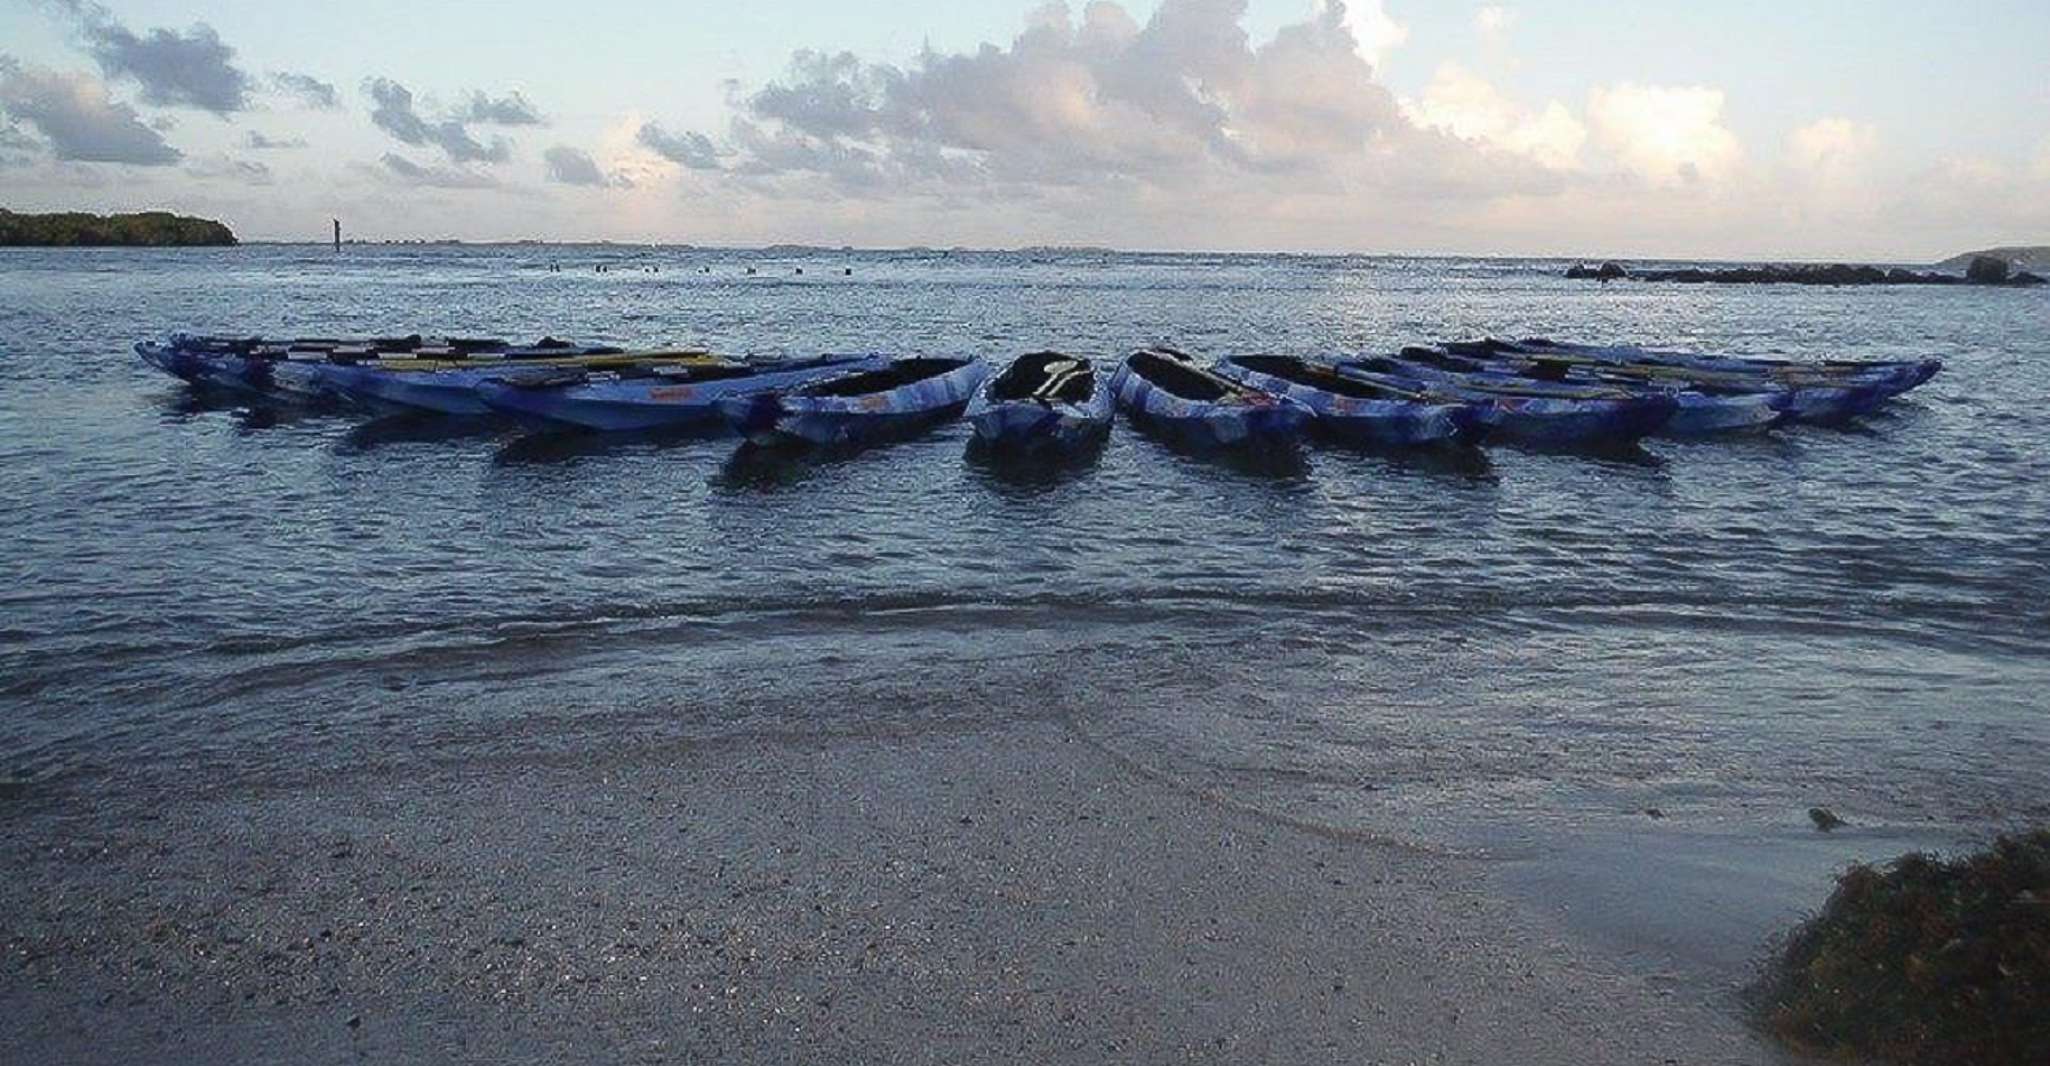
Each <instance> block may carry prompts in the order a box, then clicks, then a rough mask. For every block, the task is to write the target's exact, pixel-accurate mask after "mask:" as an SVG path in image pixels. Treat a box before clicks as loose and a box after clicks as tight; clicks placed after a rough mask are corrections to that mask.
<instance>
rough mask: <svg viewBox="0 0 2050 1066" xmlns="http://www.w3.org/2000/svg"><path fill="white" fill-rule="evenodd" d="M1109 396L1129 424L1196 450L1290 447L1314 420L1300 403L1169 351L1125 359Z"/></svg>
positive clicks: (1154, 350) (1155, 350)
mask: <svg viewBox="0 0 2050 1066" xmlns="http://www.w3.org/2000/svg"><path fill="white" fill-rule="evenodd" d="M1111 391H1112V392H1113V393H1115V394H1116V395H1117V401H1118V403H1119V404H1120V405H1121V406H1123V407H1124V409H1125V410H1127V411H1130V412H1131V413H1132V417H1133V418H1134V419H1135V420H1137V421H1139V422H1141V423H1144V424H1146V425H1149V426H1152V427H1153V428H1155V429H1157V430H1160V431H1163V432H1165V433H1167V434H1169V435H1171V436H1173V437H1175V438H1176V439H1178V440H1180V441H1181V442H1183V443H1185V444H1190V445H1195V446H1198V447H1236V446H1240V445H1261V444H1286V443H1291V442H1293V441H1295V440H1296V438H1298V437H1300V436H1301V435H1302V432H1303V430H1304V429H1305V428H1307V427H1308V426H1309V424H1310V420H1311V418H1313V417H1314V415H1313V414H1312V413H1311V411H1310V409H1309V407H1307V406H1305V405H1304V404H1302V403H1299V402H1297V401H1295V400H1291V399H1289V398H1287V397H1285V396H1277V395H1275V394H1273V393H1271V392H1266V391H1263V390H1260V389H1256V388H1253V387H1251V386H1248V385H1241V384H1240V383H1238V382H1236V381H1233V380H1232V379H1230V378H1228V377H1225V376H1224V375H1222V374H1219V373H1217V372H1216V371H1213V370H1208V369H1205V368H1203V367H1200V366H1197V365H1196V362H1195V360H1193V359H1191V358H1190V357H1189V356H1187V355H1185V354H1183V353H1181V352H1178V351H1175V350H1174V349H1172V348H1148V349H1146V350H1144V351H1138V352H1133V353H1132V354H1131V355H1129V356H1127V357H1126V358H1125V361H1124V362H1123V363H1121V364H1119V366H1118V370H1117V374H1116V375H1115V376H1113V377H1112V378H1111Z"/></svg>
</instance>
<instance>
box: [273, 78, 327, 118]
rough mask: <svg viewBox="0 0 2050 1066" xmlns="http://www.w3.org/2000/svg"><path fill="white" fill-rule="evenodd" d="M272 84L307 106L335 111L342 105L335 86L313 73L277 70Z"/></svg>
mask: <svg viewBox="0 0 2050 1066" xmlns="http://www.w3.org/2000/svg"><path fill="white" fill-rule="evenodd" d="M270 80H271V84H272V85H273V86H275V87H276V88H277V89H278V91H279V92H282V93H285V94H286V95H288V96H294V97H297V98H298V99H299V102H300V103H302V104H304V105H306V106H307V107H311V108H314V109H316V110H319V111H333V110H335V109H336V108H338V107H341V106H342V96H341V94H340V93H338V92H336V91H335V87H334V86H332V85H329V84H328V83H327V82H324V81H321V80H320V79H319V78H316V77H314V76H313V75H311V74H294V73H292V72H290V71H277V72H274V73H272V74H271V76H270Z"/></svg>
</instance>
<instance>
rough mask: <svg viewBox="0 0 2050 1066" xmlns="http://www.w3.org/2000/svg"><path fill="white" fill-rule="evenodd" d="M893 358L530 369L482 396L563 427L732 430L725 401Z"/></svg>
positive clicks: (508, 410) (507, 411)
mask: <svg viewBox="0 0 2050 1066" xmlns="http://www.w3.org/2000/svg"><path fill="white" fill-rule="evenodd" d="M889 362H890V359H889V357H888V356H882V355H824V356H818V357H816V358H810V359H788V360H779V361H774V362H759V363H731V364H721V365H709V366H704V365H680V366H656V367H634V368H628V369H622V370H583V369H567V370H527V371H522V372H518V373H512V374H505V375H502V376H499V377H497V378H494V379H492V380H490V381H486V382H483V383H481V384H479V385H478V386H477V396H478V398H479V399H481V400H483V401H484V404H485V405H486V406H488V407H490V408H491V409H492V410H494V411H497V412H498V413H500V414H504V415H511V416H514V417H516V418H519V419H522V420H524V421H530V422H541V423H547V424H552V425H555V426H558V427H561V426H571V427H576V428H579V429H587V430H594V431H598V432H616V433H634V432H650V431H656V430H665V429H679V430H680V429H708V428H724V427H725V425H726V420H725V417H724V416H723V415H721V414H720V411H719V406H718V404H719V401H721V400H724V399H728V398H731V397H736V396H746V395H749V394H752V393H757V392H768V391H773V390H776V389H792V388H797V387H800V386H804V385H809V384H812V383H814V382H819V381H825V380H828V379H830V378H836V377H841V376H844V375H847V374H854V373H860V372H863V371H869V370H879V369H882V368H883V367H885V366H888V365H889Z"/></svg>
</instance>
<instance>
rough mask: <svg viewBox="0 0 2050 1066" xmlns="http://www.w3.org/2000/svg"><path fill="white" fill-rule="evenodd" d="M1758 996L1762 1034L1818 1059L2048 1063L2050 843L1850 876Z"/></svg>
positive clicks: (1797, 936) (2005, 841)
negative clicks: (1769, 1033) (1764, 1029)
mask: <svg viewBox="0 0 2050 1066" xmlns="http://www.w3.org/2000/svg"><path fill="white" fill-rule="evenodd" d="M1755 991H1756V993H1757V997H1758V1008H1759V1010H1760V1013H1761V1020H1762V1021H1763V1023H1764V1024H1765V1025H1766V1027H1767V1028H1769V1029H1770V1030H1771V1031H1772V1032H1773V1033H1774V1034H1776V1035H1778V1036H1779V1037H1780V1038H1781V1039H1783V1040H1786V1041H1787V1042H1789V1043H1791V1044H1793V1045H1795V1046H1797V1047H1800V1048H1803V1049H1805V1050H1809V1051H1813V1052H1818V1053H1822V1054H1828V1055H1837V1056H1844V1057H1868V1056H1869V1057H1873V1058H1878V1059H1881V1060H1883V1061H1888V1062H1900V1063H1966V1062H1970V1063H1988V1064H1998V1063H2030V1064H2039V1063H2042V1062H2045V1061H2050V831H2046V830H2037V831H2035V832H2033V833H2030V834H2028V835H2025V836H2004V837H2001V838H2000V839H1998V840H1996V841H1995V842H1994V843H1993V845H1992V847H1990V848H1988V849H1986V850H1984V851H1981V852H1977V853H1975V854H1972V855H1968V856H1965V857H1963V858H1959V859H1955V860H1952V861H1944V860H1942V859H1939V858H1936V857H1933V856H1929V855H1921V854H1912V855H1904V856H1902V857H1900V858H1899V859H1896V860H1894V861H1893V862H1892V863H1891V864H1889V865H1888V866H1886V867H1885V868H1884V869H1881V868H1877V867H1872V866H1867V865H1864V864H1857V865H1853V866H1852V867H1851V868H1850V869H1849V870H1847V871H1845V872H1844V874H1843V875H1842V876H1841V877H1840V878H1838V880H1837V888H1836V892H1835V893H1834V894H1833V895H1831V896H1830V899H1829V902H1828V904H1827V905H1825V906H1824V907H1823V910H1822V913H1821V914H1819V915H1817V916H1816V917H1815V918H1813V919H1811V920H1809V921H1808V922H1807V923H1806V924H1804V925H1802V926H1801V927H1800V928H1799V929H1797V930H1795V932H1794V934H1793V935H1792V937H1791V938H1790V939H1789V941H1788V943H1787V946H1786V950H1785V952H1784V954H1783V955H1782V956H1781V957H1780V958H1778V959H1777V960H1775V961H1774V962H1773V963H1772V965H1771V969H1770V970H1769V972H1768V973H1767V974H1766V975H1765V976H1764V977H1763V978H1762V979H1761V981H1760V983H1759V985H1758V987H1757V989H1756V990H1755Z"/></svg>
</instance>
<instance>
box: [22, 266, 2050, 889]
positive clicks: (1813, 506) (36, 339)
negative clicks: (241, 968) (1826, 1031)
mask: <svg viewBox="0 0 2050 1066" xmlns="http://www.w3.org/2000/svg"><path fill="white" fill-rule="evenodd" d="M599 264H605V265H606V266H607V267H608V269H606V270H604V271H600V270H598V269H596V268H597V266H598V265H599ZM1561 266H1562V264H1559V263H1555V262H1545V261H1518V260H1485V259H1403V258H1311V257H1292V256H1199V255H1187V256H1184V255H1127V254H1097V253H1062V254H1042V255H1033V254H1024V253H1016V254H1008V253H1005V254H1000V253H954V254H944V253H937V252H935V253H925V252H902V253H867V252H849V253H825V252H792V253H782V254H779V253H759V252H712V251H697V250H688V249H633V248H618V247H604V248H575V247H558V248H543V247H506V248H434V247H431V248H356V247H352V248H349V249H347V250H345V251H343V252H341V253H340V254H337V253H334V252H332V251H330V250H329V249H327V248H324V247H317V246H316V247H305V246H296V247H294V246H286V247H243V248H236V249H224V250H191V251H180V250H142V251H131V250H60V251H20V250H10V251H4V252H0V513H4V516H5V521H4V524H0V777H7V778H11V779H14V780H17V781H26V782H29V783H31V784H32V786H33V787H35V788H37V789H39V790H47V791H50V792H52V793H53V794H58V793H61V794H66V795H75V796H84V797H88V798H89V797H91V796H92V795H94V794H95V793H96V792H99V791H102V790H113V789H122V788H170V789H180V788H196V787H205V786H208V785H212V784H221V783H235V782H240V781H245V780H249V781H287V780H293V779H298V778H302V777H306V776H309V775H318V774H322V773H326V772H330V771H332V770H336V769H350V768H355V767H363V766H394V767H401V768H403V767H407V766H419V765H427V764H442V763H450V762H457V763H460V762H465V761H471V760H485V759H497V758H501V757H523V756H529V755H540V756H552V755H564V754H588V753H594V752H598V753H602V752H607V751H612V750H618V751H622V752H628V751H635V750H641V749H645V748H648V747H651V746H662V745H690V744H695V743H701V742H704V741H708V740H712V739H716V738H723V737H732V736H745V735H771V736H797V737H808V736H832V735H850V734H851V735H874V734H882V735H895V734H910V733H916V732H919V731H922V730H930V729H955V728H977V727H981V726H985V725H990V724H1000V723H1002V722H1005V721H1009V720H1017V719H1026V718H1058V719H1061V720H1064V721H1067V722H1069V723H1072V724H1073V726H1074V728H1075V729H1076V731H1077V732H1078V733H1079V734H1081V735H1082V736H1084V737H1086V738H1088V739H1089V740H1091V741H1092V742H1095V743H1099V744H1101V745H1103V746H1105V747H1106V748H1108V749H1110V750H1111V751H1113V752H1115V753H1116V754H1118V755H1119V756H1120V757H1122V758H1125V759H1128V760H1130V761H1131V762H1132V763H1133V764H1134V765H1135V766H1138V767H1140V768H1143V769H1144V770H1146V771H1148V772H1151V773H1155V774H1159V775H1161V776H1162V777H1163V778H1165V779H1168V780H1171V781H1173V782H1176V783H1179V784H1183V785H1186V786H1188V787H1192V788H1199V789H1203V790H1206V791H1208V792H1209V793H1211V794H1213V795H1216V796H1218V797H1220V798H1221V799H1224V800H1226V801H1229V802H1234V803H1241V804H1244V805H1246V806H1249V807H1252V808H1255V809H1258V810H1262V811H1265V812H1269V813H1272V814H1275V815H1277V816H1281V817H1285V818H1289V819H1295V820H1301V821H1304V822H1307V823H1312V824H1317V825H1322V826H1329V827H1333V828H1340V829H1344V830H1347V831H1354V832H1359V833H1363V834H1366V835H1369V836H1373V837H1379V838H1385V839H1391V840H1398V841H1403V842H1406V843H1409V844H1413V845H1416V846H1419V847H1427V848H1433V849H1444V850H1449V851H1455V852H1475V853H1484V852H1487V851H1488V850H1489V849H1500V848H1505V847H1509V848H1513V847H1516V846H1519V844H1518V842H1525V843H1526V844H1527V842H1528V841H1531V840H1541V839H1559V834H1560V833H1577V832H1580V831H1582V830H1586V829H1588V827H1596V828H1599V827H1602V826H1616V827H1623V826H1629V825H1634V824H1637V823H1639V822H1641V821H1643V819H1644V817H1645V816H1644V814H1643V811H1644V810H1645V809H1646V808H1657V809H1658V810H1659V811H1660V812H1661V813H1662V814H1663V815H1664V816H1665V821H1666V823H1667V824H1668V825H1672V826H1683V827H1698V828H1700V829H1701V831H1703V832H1716V833H1735V834H1738V835H1743V834H1751V835H1753V836H1755V837H1757V838H1760V839H1770V838H1774V837H1775V835H1778V836H1782V837H1783V836H1785V835H1786V834H1791V833H1795V832H1801V833H1806V832H1809V831H1808V830H1807V829H1806V818H1805V811H1806V809H1807V808H1808V807H1810V806H1814V805H1824V806H1829V807H1831V808H1833V809H1835V810H1836V811H1838V812H1839V813H1841V814H1844V815H1845V816H1846V817H1849V818H1850V819H1851V820H1852V821H1853V823H1854V825H1856V826H1863V827H1881V828H1885V827H1892V828H1895V829H1898V830H1900V831H1901V832H1902V833H1906V834H1916V833H1926V834H1935V835H1936V836H1937V837H1951V836H1954V837H1970V836H1973V835H1980V834H1983V833H1985V832H1989V831H1991V830H1993V829H1997V828H2000V827H2002V826H2006V825H2010V824H2015V823H2018V822H2024V821H2029V820H2032V819H2033V820H2040V819H2042V818H2043V817H2045V816H2046V814H2050V716H2046V707H2050V696H2046V692H2050V547H2046V528H2050V423H2046V419H2045V415H2044V412H2045V411H2046V410H2050V298H2046V297H2045V296H2044V294H2042V293H2041V292H2030V291H2014V290H1980V289H1960V288H1902V289H1888V288H1868V289H1816V288H1796V287H1755V288H1754V287H1713V286H1704V287H1682V286H1669V285H1644V284H1617V285H1611V286H1607V287H1601V286H1596V285H1592V284H1588V283H1584V282H1581V283H1575V282H1568V281H1566V280H1564V279H1562V278H1560V277H1558V274H1559V272H1560V269H1561ZM748 267H753V268H755V270H756V272H755V273H754V274H752V275H750V274H748V273H746V268H748ZM800 269H801V270H802V273H799V270H800ZM850 271H851V272H850ZM171 329H188V330H200V331H219V332H236V333H265V334H333V333H346V332H384V333H391V332H408V331H414V330H426V331H446V332H454V333H466V334H490V335H501V336H509V337H528V336H537V335H540V334H544V333H549V334H554V335H557V336H565V337H572V338H575V339H577V340H584V341H610V342H618V343H625V344H634V345H652V344H668V343H695V344H703V345H707V346H710V347H711V348H713V349H715V350H718V351H722V352H728V353H733V354H746V355H800V354H811V353H816V352H820V351H828V350H838V351H846V350H886V351H892V352H904V353H969V354H974V355H979V356H983V357H987V358H989V359H992V360H1002V359H1003V358H1005V357H1006V356H1008V355H1011V354H1016V353H1019V352H1023V351H1027V350H1033V349H1038V348H1044V347H1055V348H1060V349H1064V350H1067V351H1071V352H1076V353H1086V354H1088V355H1091V356H1095V357H1097V358H1098V359H1100V360H1102V361H1105V362H1106V363H1108V362H1109V361H1111V360H1114V359H1116V358H1118V357H1119V356H1121V355H1122V354H1123V353H1124V352H1125V351H1127V350H1129V349H1131V348H1133V347H1134V346H1136V345H1139V344H1142V343H1146V342H1153V341H1168V342H1172V343H1174V344H1176V345H1178V346H1181V347H1183V348H1186V349H1188V350H1191V351H1194V352H1197V353H1200V354H1203V355H1208V356H1218V355H1225V354H1230V353H1246V352H1252V351H1276V352H1289V353H1303V354H1324V353H1332V352H1338V351H1359V350H1368V349H1388V348H1392V347H1394V346H1396V345H1398V344H1400V343H1403V342H1409V341H1417V340H1423V339H1428V338H1442V337H1466V336H1475V335H1482V334H1497V335H1530V334H1543V335H1549V336H1554V337H1564V338H1578V339H1589V340H1607V339H1619V340H1620V339H1630V340H1642V341H1646V342H1655V343H1658V344H1666V345H1683V346H1698V347H1701V348H1705V349H1712V350H1717V351H1728V352H1734V353H1739V354H1759V355H1766V354H1771V355H1785V356H1793V357H1860V358H1904V357H1922V356H1937V357H1940V358H1942V359H1943V360H1945V362H1946V364H1947V369H1946V370H1945V371H1944V373H1943V374H1942V375H1940V376H1939V377H1938V378H1936V380H1935V381H1933V382H1932V383H1931V384H1929V385H1927V386H1925V387H1924V388H1922V389H1921V390H1919V391H1917V392H1915V393H1913V394H1911V395H1910V396H1908V397H1906V398H1904V399H1903V400H1901V401H1897V402H1896V403H1894V404H1893V405H1892V406H1890V407H1889V408H1887V409H1886V410H1884V411H1883V412H1881V413H1879V414H1876V415H1874V416H1872V417H1869V418H1866V419H1864V420H1862V421H1860V422H1857V423H1855V424H1852V425H1848V426H1843V427H1834V428H1819V427H1796V428H1792V429H1787V430H1783V431H1777V432H1773V433H1770V434H1767V435H1761V436H1754V437H1748V438H1738V439H1727V440H1713V441H1697V442H1677V441H1665V440H1658V439H1654V440H1651V441H1649V442H1647V443H1646V444H1645V445H1644V446H1642V447H1641V448H1633V449H1630V450H1627V451H1623V452H1613V451H1612V452H1606V453H1601V454H1584V453H1570V452H1567V453H1561V452H1535V451H1528V450H1520V449H1517V448H1514V447H1508V446H1490V447H1488V448H1486V449H1484V450H1480V451H1475V452H1471V453H1464V454H1457V453H1455V454H1447V453H1424V454H1400V453H1377V452H1363V451H1348V450H1344V449H1336V448H1328V447H1322V446H1315V447H1309V448H1306V449H1304V450H1303V451H1301V452H1300V453H1298V454H1295V455H1292V456H1283V457H1280V458H1274V459H1268V460H1263V461H1257V462H1254V461H1245V460H1237V459H1231V458H1228V457H1224V458H1221V457H1214V456H1203V455H1191V454H1188V453H1185V452H1182V451H1177V450H1175V449H1173V448H1170V447H1167V446H1165V445H1164V444H1162V443H1160V442H1158V441H1156V440H1154V439H1152V438H1150V437H1147V436H1145V435H1143V434H1141V433H1138V432H1135V431H1134V430H1133V429H1131V428H1130V427H1128V426H1125V425H1123V424H1120V425H1119V426H1118V427H1117V429H1116V431H1115V432H1114V434H1113V435H1112V437H1111V439H1110V440H1109V442H1108V444H1107V445H1106V446H1105V447H1104V448H1103V449H1102V451H1101V452H1100V453H1098V454H1095V455H1092V456H1087V457H1084V458H1083V459H1081V460H1079V461H1075V462H1071V463H1066V464H1054V465H1032V466H1018V465H1015V464H1000V463H994V462H992V461H990V460H989V459H987V458H985V457H983V456H981V455H980V454H978V453H975V452H973V451H972V450H971V449H969V448H967V447H966V445H967V440H968V433H967V430H966V427H965V426H963V425H961V424H958V423H955V424H950V425H946V426H942V427H940V428H938V429H937V430H936V431H934V432H932V433H930V434H928V435H926V436H923V437H920V438H918V439H915V440H911V441H907V442H903V443H898V444H893V445H888V446H883V447H878V448H874V449H871V450H867V451H862V452H857V453H851V454H837V455H828V456H798V457H792V456H787V455H786V456H778V455H768V454H764V453H760V452H757V451H755V450H753V449H748V448H742V447H739V446H738V445H737V444H736V442H734V441H733V440H730V439H654V440H650V439H628V440H607V439H602V438H576V437H565V436H536V435H533V434H528V433H524V432H522V431H519V430H517V429H514V428H511V427H508V426H504V425H499V424H494V423H489V422H461V421H451V420H434V419H406V418H383V419H377V420H365V419H363V418H360V417H355V416H347V415H340V414H334V413H320V412H307V411H295V410H292V409H289V408H270V407H263V406H254V407H252V406H249V405H248V404H246V403H242V402H238V401H223V400H220V399H216V398H209V397H204V396H199V395H195V394H194V393H192V392H190V391H189V390H188V389H187V388H186V387H185V386H183V385H181V384H179V383H177V382H175V381H172V380H171V379H169V378H166V377H164V376H163V375H161V374H158V373H156V372H155V371H152V370H149V369H147V368H146V367H144V366H143V365H142V364H141V363H140V362H139V361H138V360H137V359H136V358H135V357H134V356H133V354H131V352H130V350H129V346H130V344H131V343H132V342H133V341H135V340H137V339H140V338H143V337H148V336H152V335H156V334H159V333H162V332H164V331H167V330H171ZM1547 834H1550V836H1549V837H1548V836H1547Z"/></svg>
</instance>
